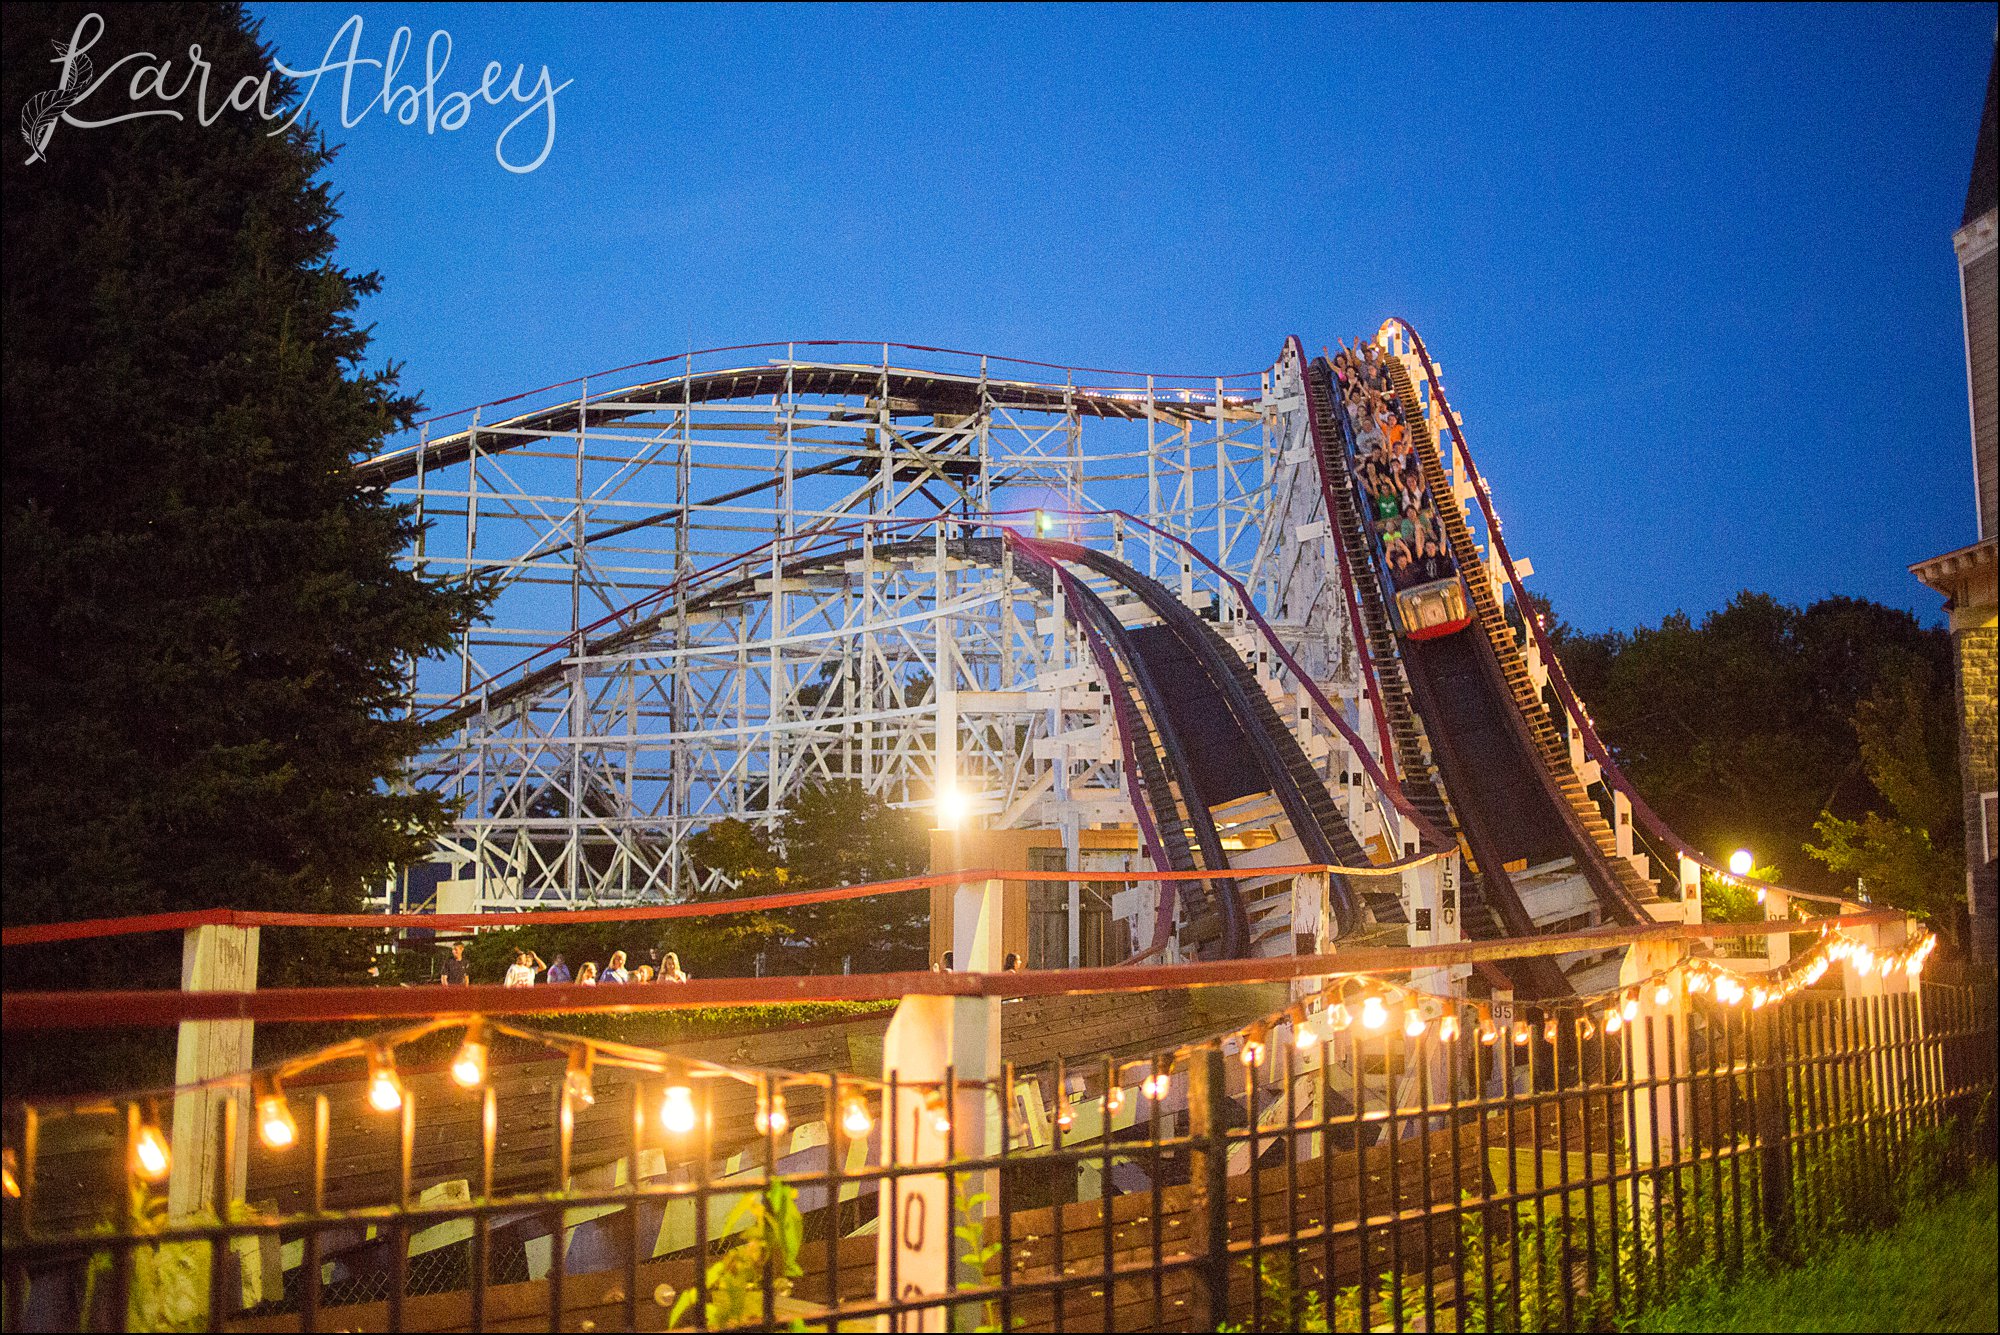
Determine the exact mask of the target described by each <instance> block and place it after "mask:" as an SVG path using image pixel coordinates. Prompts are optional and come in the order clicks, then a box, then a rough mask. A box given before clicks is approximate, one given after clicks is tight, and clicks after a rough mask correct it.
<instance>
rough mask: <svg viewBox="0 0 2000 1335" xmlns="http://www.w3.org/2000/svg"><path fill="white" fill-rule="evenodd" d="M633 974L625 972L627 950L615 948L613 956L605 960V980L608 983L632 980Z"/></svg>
mask: <svg viewBox="0 0 2000 1335" xmlns="http://www.w3.org/2000/svg"><path fill="white" fill-rule="evenodd" d="M631 979H632V975H631V974H629V973H627V972H625V952H624V951H622V950H614V951H612V952H611V958H610V959H608V960H606V961H605V962H604V981H605V982H607V983H626V982H630V981H631Z"/></svg>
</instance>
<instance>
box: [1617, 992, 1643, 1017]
mask: <svg viewBox="0 0 2000 1335" xmlns="http://www.w3.org/2000/svg"><path fill="white" fill-rule="evenodd" d="M1618 1014H1619V1016H1620V1017H1622V1018H1623V1019H1624V1021H1625V1023H1626V1024H1630V1023H1632V1021H1634V1020H1636V1019H1638V1018H1639V990H1638V989H1637V988H1633V989H1632V990H1631V991H1630V992H1627V993H1626V994H1625V1002H1624V1004H1623V1005H1621V1006H1620V1007H1619V1008H1618Z"/></svg>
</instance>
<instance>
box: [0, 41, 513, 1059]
mask: <svg viewBox="0 0 2000 1335" xmlns="http://www.w3.org/2000/svg"><path fill="white" fill-rule="evenodd" d="M85 12H87V7H85V6H79V5H60V6H17V7H14V8H11V9H10V11H9V13H8V22H7V24H6V28H5V36H4V49H5V89H6V103H7V105H8V106H9V107H20V106H23V105H24V104H25V103H26V102H27V101H28V99H29V98H30V97H32V96H33V95H34V94H35V93H37V92H40V91H43V90H46V89H49V88H52V87H54V86H55V84H56V79H57V77H58V76H57V70H58V66H57V65H56V64H54V63H51V62H50V61H49V59H48V57H49V53H50V47H51V43H52V42H63V41H67V40H68V39H69V37H70V34H71V33H72V31H73V30H74V29H75V27H76V24H77V20H78V18H79V17H80V16H81V15H82V14H84V13H85ZM106 19H107V26H106V31H105V34H104V36H103V38H102V39H101V41H100V43H99V46H98V54H100V55H102V56H103V61H104V62H105V63H108V62H109V61H111V60H113V59H116V57H117V55H119V54H122V53H125V52H130V51H137V50H147V51H151V52H154V53H155V54H156V55H159V56H163V57H171V58H175V59H176V62H177V64H176V72H175V75H174V80H173V82H176V83H177V82H178V80H179V78H180V77H182V75H183V74H184V72H185V69H186V67H187V63H186V60H185V55H186V52H187V50H188V47H189V45H190V44H191V43H199V44H200V46H201V48H202V52H203V55H204V56H205V58H206V59H207V60H208V61H209V62H211V64H212V65H213V67H214V70H213V73H212V75H211V77H210V88H211V107H212V106H213V103H214V101H215V99H216V98H217V97H218V96H219V95H220V92H222V91H226V90H227V89H228V88H229V87H231V86H232V85H233V84H234V82H235V81H236V80H237V79H239V78H241V77H242V76H243V75H245V74H261V73H262V72H263V71H264V70H265V69H266V68H268V62H269V60H270V55H271V53H270V51H269V50H268V49H267V48H265V47H263V46H262V45H261V44H260V42H259V40H258V37H257V32H256V26H255V25H254V24H253V23H251V22H250V21H249V20H248V19H247V18H246V17H245V15H244V14H243V12H242V10H241V9H240V8H239V7H238V6H234V5H170V6H158V7H133V8H118V9H112V10H110V11H108V13H107V14H106ZM170 86H171V85H170ZM112 87H113V90H114V91H112V92H111V93H108V94H103V95H101V96H110V97H117V96H122V89H120V88H118V86H117V82H116V81H114V84H113V85H112ZM296 92H297V90H296V89H289V88H288V89H287V90H286V105H287V106H289V105H290V100H291V98H292V97H294V96H296ZM184 102H185V103H191V102H192V97H191V96H190V97H189V98H187V99H185V100H184ZM184 109H186V110H188V112H189V114H188V115H186V117H185V118H184V119H182V120H179V121H174V120H170V119H167V118H164V117H151V118H146V119H140V120H133V121H127V122H124V123H122V124H118V125H111V126H107V127H103V128H94V129H83V128H77V127H72V126H68V125H61V126H58V127H57V129H56V132H55V134H54V135H53V136H52V138H51V140H50V142H49V144H48V147H47V151H46V154H45V156H44V157H43V159H42V160H40V161H33V162H30V161H28V160H27V159H28V157H29V155H28V154H27V153H26V152H24V151H23V150H22V148H21V147H20V146H19V145H17V146H16V148H15V149H14V151H12V152H10V153H8V154H7V155H6V161H5V166H4V173H5V175H4V183H5V205H4V214H5V219H4V235H5V253H6V284H5V323H4V326H0V329H4V342H5V372H4V403H0V408H4V424H5V432H6V445H5V465H4V468H5V496H4V505H5V553H6V595H5V640H4V691H5V696H4V734H5V735H4V750H0V756H3V757H4V767H5V836H4V864H0V865H3V866H4V872H0V874H3V875H4V894H0V903H4V912H5V919H6V921H7V922H8V923H10V924H14V923H22V922H36V921H50V920H62V919H73V918H88V917H95V916H103V915H112V914H130V913H144V912H156V911H166V910H178V909H192V908H201V907H207V906H217V905H227V906H236V907H257V908H265V909H296V910H308V911H352V910H354V909H355V908H357V907H358V905H359V902H360V897H361V895H362V893H363V891H364V888H365V887H366V886H367V885H368V884H369V883H371V882H373V881H375V880H377V879H378V878H380V877H382V876H383V875H385V874H386V870H387V868H388V867H389V866H390V865H391V864H392V863H393V862H395V861H398V860H402V859H408V858H412V857H415V856H421V851H422V849H423V848H424V847H425V846H426V845H427V842H428V840H427V838H426V832H427V831H429V830H431V829H434V828H436V827H437V826H438V825H439V824H440V823H441V822H442V821H443V820H445V819H446V818H447V817H448V814H449V813H448V812H447V811H446V809H445V807H444V805H443V804H442V803H441V802H440V801H439V799H438V798H437V797H436V796H435V795H432V794H428V793H423V792H408V791H398V790H397V786H396V778H397V776H398V775H399V774H400V773H401V772H402V770H403V767H404V765H405V763H406V761H407V760H408V758H409V757H410V756H411V755H412V754H413V753H414V752H415V751H416V750H417V749H418V747H419V746H420V745H422V743H423V741H424V740H425V737H426V731H425V728H424V727H423V726H422V725H419V724H417V723H415V722H412V721H410V720H408V719H406V718H405V717H404V700H403V690H404V685H405V673H406V672H407V668H408V664H409V662H410V661H411V659H412V658H413V657H417V656H422V655H426V654H431V653H435V652H438V651H440V650H443V649H445V648H447V647H448V646H449V645H450V644H451V643H452V639H453V636H454V633H455V631H456V629H457V628H459V627H461V626H462V625H464V624H465V623H466V621H467V620H468V618H471V617H473V616H476V615H477V614H478V612H479V611H480V609H481V608H482V607H483V606H484V604H485V601H486V600H487V599H488V597H490V590H488V589H487V588H485V587H483V586H479V585H468V584H464V583H460V582H458V581H455V580H448V579H446V578H443V577H434V576H427V575H422V574H418V573H413V572H412V571H410V570H408V569H406V568H403V567H402V566H400V565H399V564H398V553H400V552H401V551H403V550H404V549H405V548H406V547H407V546H408V544H409V543H410V541H411V539H412V538H413V536H414V533H415V528H414V523H413V519H412V516H411V514H410V512H409V511H408V509H407V508H405V507H399V506H396V505H392V504H390V503H388V502H387V501H386V499H385V498H384V497H383V496H382V495H380V494H379V493H376V492H371V491H368V490H365V489H362V488H360V487H358V486H357V485H356V483H355V481H354V478H353V475H352V473H351V470H350V464H351V463H352V461H353V460H355V459H357V458H359V457H362V456H365V455H367V454H370V453H372V452H374V451H376V450H377V449H378V448H379V447H380V445H381V442H382V440H383V438H384V436H385V434H386V433H389V432H392V431H395V430H399V429H401V428H404V427H406V426H408V425H409V423H410V421H411V418H412V414H413V413H414V412H415V411H416V410H417V408H418V406H419V405H418V403H417V401H416V399H415V398H414V397H412V396H410V395H408V394H405V393H404V392H402V391H401V389H400V388H399V387H398V383H397V371H396V367H395V366H394V364H393V363H391V364H389V365H388V366H386V367H384V368H381V369H368V367H367V365H366V364H365V359H366V356H367V352H368V347H369V341H370V336H369V331H368V330H367V329H366V328H364V327H362V326H360V325H358V324H357V323H356V321H355V312H356V309H357V306H358V304H359V302H360V300H361V299H362V298H363V297H366V296H368V295H370V294H372V293H373V292H375V291H376V290H377V287H378V277H377V275H375V274H372V273H369V274H357V273H352V272H349V271H347V270H346V269H343V268H342V267H341V266H340V265H338V264H337V263H335V262H334V258H333V254H334V246H335V236H334V230H333V227H334V223H335V221H336V220H337V218H338V217H339V215H338V213H337V212H336V210H335V207H334V201H333V196H332V193H331V191H330V189H329V187H328V185H327V183H326V182H325V180H324V179H321V173H322V172H323V171H324V169H325V168H326V167H327V165H328V163H329V162H330V161H331V160H332V156H333V151H332V150H331V149H330V148H328V147H327V146H326V144H325V143H324V141H323V140H322V139H321V138H320V137H319V135H318V133H317V131H316V130H313V129H312V128H311V126H310V122H309V121H306V120H302V121H301V123H300V124H299V125H298V126H295V127H294V128H293V129H292V130H290V131H288V132H286V133H283V134H278V135H272V134H270V133H269V131H270V130H271V129H272V128H273V126H274V125H275V124H276V123H277V122H270V123H266V122H264V121H261V120H260V119H259V118H258V117H257V116H256V115H255V114H254V113H247V112H239V111H230V112H226V113H224V114H222V115H221V116H220V117H218V118H217V119H216V120H215V121H214V122H213V123H212V124H209V125H206V126H204V125H201V124H200V123H199V122H198V121H197V119H196V118H195V116H194V115H193V114H192V109H191V107H185V108H184ZM96 114H97V115H108V114H113V113H111V112H105V111H98V112H97V113H96ZM366 949H367V944H366V943H365V942H363V941H359V940H356V939H354V937H353V934H348V933H342V934H333V933H326V932H321V933H318V934H317V935H315V936H306V935H304V934H302V933H290V934H286V933H272V932H266V933H265V936H264V941H263V948H262V953H263V968H262V971H261V977H262V981H263V983H264V984H265V985H276V984H282V983H287V982H307V981H313V982H327V981H335V980H338V981H353V980H355V979H356V978H358V977H359V976H360V974H361V972H362V971H363V970H364V969H365V967H366V966H365V963H364V962H363V961H362V959H361V957H360V956H361V954H364V953H365V951H366ZM179 953H180V942H179V940H178V939H177V938H172V937H166V936H146V937H134V938H123V939H118V940H113V941H110V942H106V943H102V944H101V945H90V944H86V945H85V946H82V947H58V948H36V949H22V950H15V951H10V952H8V954H9V956H10V958H9V959H8V960H7V981H8V986H9V987H10V988H19V987H28V986H72V987H75V986H105V985H122V986H168V987H171V986H174V985H175V984H176V979H177V967H178V959H179ZM16 957H18V958H16ZM153 1046H154V1047H155V1048H167V1047H170V1045H163V1044H160V1043H159V1042H158V1041H157V1038H156V1039H155V1042H154V1044H153ZM16 1066H17V1062H15V1061H13V1060H10V1061H9V1063H8V1067H9V1083H10V1085H13V1084H15V1079H14V1077H15V1073H16V1071H15V1068H16Z"/></svg>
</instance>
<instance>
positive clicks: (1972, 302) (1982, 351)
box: [1959, 213, 2000, 538]
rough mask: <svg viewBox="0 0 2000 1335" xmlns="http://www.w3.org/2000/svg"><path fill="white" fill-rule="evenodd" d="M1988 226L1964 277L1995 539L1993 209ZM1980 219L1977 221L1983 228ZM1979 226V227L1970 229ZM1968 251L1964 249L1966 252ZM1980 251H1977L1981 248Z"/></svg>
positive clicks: (1979, 476)
mask: <svg viewBox="0 0 2000 1335" xmlns="http://www.w3.org/2000/svg"><path fill="white" fill-rule="evenodd" d="M1981 223H1983V225H1984V231H1985V237H1984V238H1983V242H1984V245H1983V251H1984V253H1978V254H1977V258H1975V259H1973V260H1972V262H1971V263H1969V264H1964V265H1963V266H1962V267H1961V269H1960V270H1959V281H1960V283H1961V284H1962V285H1963V286H1962V290H1961V291H1962V296H1963V298H1964V301H1965V364H1966V366H1965V369H1966V374H1967V377H1968V379H1969V380H1970V385H1969V389H1970V398H1971V413H1972V454H1973V478H1974V491H1975V492H1976V494H1977V497H1978V506H1979V536H1980V537H1981V538H1990V537H1992V536H1993V535H1994V534H1995V533H1996V532H2000V513H1996V498H2000V466H1996V464H1995V458H1996V455H2000V450H1996V436H1995V429H1996V428H1995V415H1996V413H2000V404H1996V403H1995V399H1996V398H2000V391H1996V388H1995V387H1996V384H2000V301H1996V284H2000V251H1996V250H1995V248H1994V245H1993V228H1994V218H1993V215H1992V214H1990V213H1989V214H1987V215H1986V217H1985V218H1983V219H1982V220H1981ZM1978 226H1980V224H1975V225H1974V227H1975V228H1976V227H1978ZM1966 230H1967V231H1972V230H1974V229H1973V228H1968V229H1966ZM1961 253H1963V252H1961ZM1975 253H1977V252H1976V251H1975Z"/></svg>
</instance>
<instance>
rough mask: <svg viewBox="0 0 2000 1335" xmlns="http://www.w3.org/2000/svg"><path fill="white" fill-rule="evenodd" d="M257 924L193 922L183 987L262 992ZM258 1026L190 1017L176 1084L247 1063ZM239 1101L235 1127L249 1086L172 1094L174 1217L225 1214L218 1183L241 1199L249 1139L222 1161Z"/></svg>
mask: <svg viewBox="0 0 2000 1335" xmlns="http://www.w3.org/2000/svg"><path fill="white" fill-rule="evenodd" d="M260 930H261V929H259V928H256V927H228V926H223V925H222V924H219V923H208V924H205V925H203V926H200V927H191V928H189V929H188V930H187V931H186V933H185V934H184V935H183V937H182V943H181V990H182V991H183V992H254V991H256V990H257V934H258V932H259V931H260ZM253 1033H254V1024H253V1022H252V1021H249V1020H188V1021H185V1022H183V1023H182V1024H181V1026H180V1047H179V1051H178V1053H177V1055H176V1059H175V1062H174V1083H175V1084H179V1085H191V1084H196V1083H199V1082H200V1081H203V1080H208V1079H212V1078H214V1077H216V1076H223V1075H234V1074H236V1073H237V1072H240V1071H247V1070H249V1069H250V1055H251V1039H252V1037H253ZM225 1103H234V1104H236V1107H237V1123H236V1124H237V1126H239V1127H248V1126H249V1125H251V1121H250V1095H249V1091H248V1090H247V1089H238V1090H208V1091H201V1092H194V1093H185V1094H177V1095H175V1096H174V1130H173V1169H172V1177H171V1178H170V1179H169V1182H168V1187H167V1209H168V1212H169V1213H170V1214H171V1216H172V1217H173V1218H175V1219H180V1218H184V1217H185V1216H187V1215H190V1214H194V1213H197V1212H199V1211H202V1210H210V1209H212V1210H214V1211H216V1212H217V1213H218V1214H220V1213H221V1212H222V1211H223V1210H224V1209H225V1208H226V1206H227V1204H228V1202H227V1201H226V1200H218V1199H216V1186H217V1184H218V1182H220V1183H224V1184H226V1185H227V1189H228V1194H229V1198H230V1199H241V1197H242V1195H243V1189H244V1183H245V1180H246V1179H247V1177H248V1175H249V1168H250V1141H249V1137H247V1136H242V1135H239V1136H237V1137H236V1145H235V1154H234V1156H233V1158H234V1160H235V1162H233V1163H231V1164H229V1165H228V1166H227V1169H226V1170H225V1169H224V1168H223V1166H222V1164H221V1154H222V1146H221V1141H222V1121H223V1117H224V1113H223V1105H224V1104H225Z"/></svg>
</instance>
